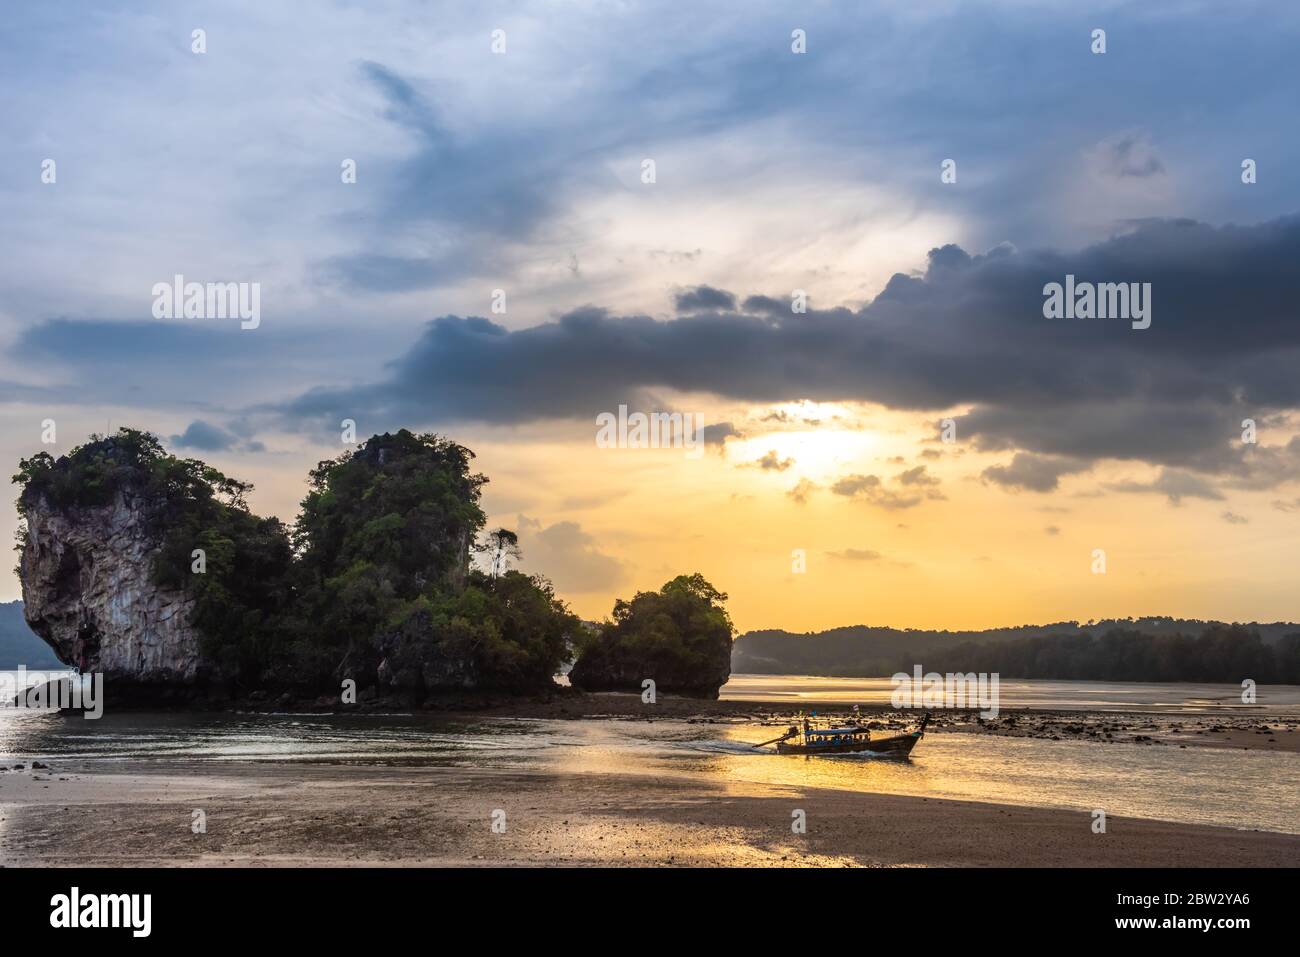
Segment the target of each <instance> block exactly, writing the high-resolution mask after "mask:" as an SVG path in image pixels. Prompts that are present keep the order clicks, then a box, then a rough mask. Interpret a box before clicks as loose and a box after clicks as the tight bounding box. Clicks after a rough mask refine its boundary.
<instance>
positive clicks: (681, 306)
mask: <svg viewBox="0 0 1300 957" xmlns="http://www.w3.org/2000/svg"><path fill="white" fill-rule="evenodd" d="M676 303H677V311H678V312H707V311H709V310H713V309H717V310H726V311H735V308H736V297H735V296H734V295H732V294H731V293H729V292H727V291H726V290H725V289H714V288H713V287H712V286H696V287H695V288H694V289H687V290H684V291H682V292H679V293H677V296H676Z"/></svg>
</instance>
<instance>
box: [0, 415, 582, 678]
mask: <svg viewBox="0 0 1300 957" xmlns="http://www.w3.org/2000/svg"><path fill="white" fill-rule="evenodd" d="M472 459H473V453H472V452H470V451H469V450H468V449H466V448H464V447H462V446H460V445H457V444H455V443H454V442H450V441H448V440H446V439H443V438H440V437H438V436H436V435H414V434H412V433H411V432H408V431H406V430H401V431H399V432H397V433H395V434H384V435H377V436H374V437H372V438H371V439H370V440H369V441H367V442H366V443H364V444H363V445H361V446H360V447H359V448H358V449H356V450H355V451H350V452H346V453H344V454H343V455H341V456H340V457H339V458H337V459H333V460H328V461H324V462H321V463H320V464H319V465H318V466H317V468H315V469H314V470H313V471H312V472H311V474H310V479H309V484H310V488H309V491H308V494H307V496H306V498H305V499H304V500H303V502H302V511H301V513H300V515H299V517H298V520H297V522H296V523H295V524H294V526H293V528H292V532H290V530H289V529H286V528H285V527H284V525H283V524H282V523H281V522H280V521H279V520H277V519H273V518H271V519H265V518H259V517H257V516H255V515H253V514H252V513H251V512H249V510H248V507H247V505H246V503H245V501H244V499H245V496H246V495H247V493H248V492H249V491H250V490H251V486H249V485H247V484H245V483H242V482H239V481H236V480H234V479H230V478H227V477H226V476H225V475H222V474H221V473H220V472H219V471H217V470H216V469H213V468H211V467H210V466H207V465H205V464H204V463H202V462H199V461H198V460H195V459H180V458H177V457H176V456H173V455H170V454H169V453H167V452H166V451H165V450H164V449H163V447H162V446H161V444H160V443H159V442H158V440H157V439H156V438H155V437H154V436H152V435H150V434H149V433H146V432H138V431H135V430H132V429H122V430H120V431H119V432H118V433H117V434H116V435H113V436H109V437H104V436H92V438H91V441H89V442H87V443H86V444H85V445H82V446H80V447H78V448H76V449H74V450H73V451H72V452H70V453H68V454H67V455H65V456H61V457H60V458H58V459H55V458H53V457H52V456H50V455H49V454H48V453H43V452H42V453H39V454H37V455H35V456H33V457H32V458H30V459H24V460H23V461H22V462H20V464H19V471H18V474H17V475H15V476H14V481H15V482H16V483H18V484H19V485H20V486H21V487H22V492H21V493H20V496H19V503H18V508H19V513H20V515H26V514H27V513H28V510H29V509H32V508H36V507H40V508H47V509H51V510H54V511H62V512H75V511H76V510H78V509H105V508H111V507H115V506H116V505H117V503H119V502H122V503H123V504H125V505H126V507H128V508H131V509H135V510H139V511H140V512H141V513H142V514H143V515H144V516H145V519H144V521H145V525H146V533H147V534H149V535H150V536H151V537H153V538H155V539H156V540H157V543H158V544H157V552H156V556H155V559H154V569H153V579H154V581H153V584H155V585H158V586H167V587H172V588H176V589H180V590H182V591H184V592H186V593H187V594H188V595H189V596H190V597H192V598H194V600H195V609H194V612H193V615H192V616H191V621H190V623H191V625H193V626H194V628H195V629H196V631H197V632H198V634H199V636H200V641H201V647H202V649H203V653H204V656H205V657H206V658H207V660H208V674H209V678H211V679H215V680H219V681H222V682H225V683H228V684H230V685H231V686H232V689H233V690H240V689H242V690H252V689H254V688H261V687H268V686H269V687H286V686H294V687H298V688H300V689H302V690H320V691H329V692H337V691H338V689H339V686H340V682H341V681H342V680H344V679H348V678H351V679H353V680H355V681H356V682H357V685H358V687H359V688H365V687H368V686H372V685H380V686H382V687H383V688H385V689H387V690H393V691H399V692H403V693H411V694H416V693H424V692H430V691H436V690H439V689H442V688H476V689H502V690H511V691H526V690H532V689H537V688H543V687H546V686H548V685H549V684H550V681H551V676H552V675H554V674H555V672H556V670H557V669H558V667H559V665H560V664H561V662H562V661H563V660H564V657H565V655H566V653H567V650H568V647H569V642H570V641H571V639H572V637H573V635H574V634H575V633H576V632H577V630H578V629H579V622H578V621H577V619H576V618H575V617H574V616H573V615H571V614H570V613H569V611H568V609H567V608H566V607H565V606H564V604H563V603H562V602H561V601H560V600H559V599H557V598H556V597H555V594H554V591H553V590H552V588H551V586H550V584H549V583H548V582H547V581H546V580H545V579H542V578H540V577H536V576H527V575H523V574H521V573H519V572H517V571H501V563H500V562H494V574H492V575H488V574H485V573H483V572H480V571H478V570H476V569H473V568H471V566H470V553H471V550H472V549H473V548H474V545H475V541H476V538H477V536H478V534H479V533H480V531H481V530H482V528H483V524H484V515H483V511H482V509H481V508H480V506H479V496H480V489H481V488H482V486H483V484H484V483H485V482H486V481H487V480H486V479H485V478H484V477H483V476H482V475H478V474H474V473H472V472H471V471H470V462H471V460H472ZM503 531H505V530H498V532H497V533H495V534H497V535H498V537H499V536H500V535H501V533H502V532H503ZM505 534H506V535H507V536H511V533H509V532H508V531H506V532H505ZM24 536H25V530H24V529H20V540H23V538H24ZM511 537H512V536H511ZM22 544H23V542H22V541H20V547H22ZM196 549H201V550H202V551H203V553H204V554H203V556H202V559H201V561H202V566H203V567H202V569H201V570H200V569H199V568H198V567H196V566H195V564H194V562H195V556H194V552H195V550H196ZM495 572H501V573H499V574H498V573H495Z"/></svg>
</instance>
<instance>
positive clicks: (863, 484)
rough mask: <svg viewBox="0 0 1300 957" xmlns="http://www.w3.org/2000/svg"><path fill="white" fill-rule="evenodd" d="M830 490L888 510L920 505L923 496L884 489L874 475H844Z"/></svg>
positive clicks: (878, 478)
mask: <svg viewBox="0 0 1300 957" xmlns="http://www.w3.org/2000/svg"><path fill="white" fill-rule="evenodd" d="M831 492H832V493H834V494H835V495H842V496H844V497H846V498H851V499H853V500H854V501H855V502H865V503H867V504H868V505H875V506H877V507H879V508H883V509H888V510H890V511H893V510H896V509H904V508H913V507H914V506H917V505H920V504H921V501H922V499H923V498H924V496H922V495H901V494H899V493H898V492H895V491H893V490H892V489H886V488H884V487H883V486H882V485H881V482H880V477H879V476H876V475H846V476H844V477H843V478H841V479H837V480H836V482H835V484H834V485H832V486H831Z"/></svg>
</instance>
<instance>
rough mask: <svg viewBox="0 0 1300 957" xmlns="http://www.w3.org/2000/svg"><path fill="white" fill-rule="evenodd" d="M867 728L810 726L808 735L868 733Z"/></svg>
mask: <svg viewBox="0 0 1300 957" xmlns="http://www.w3.org/2000/svg"><path fill="white" fill-rule="evenodd" d="M866 733H867V729H866V728H810V729H809V730H808V737H810V738H817V737H829V736H831V735H841V736H842V735H846V734H866Z"/></svg>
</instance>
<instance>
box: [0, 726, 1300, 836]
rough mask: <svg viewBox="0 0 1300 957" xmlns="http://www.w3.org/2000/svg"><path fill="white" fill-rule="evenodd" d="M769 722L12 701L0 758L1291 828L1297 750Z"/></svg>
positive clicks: (1295, 826)
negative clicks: (773, 796)
mask: <svg viewBox="0 0 1300 957" xmlns="http://www.w3.org/2000/svg"><path fill="white" fill-rule="evenodd" d="M771 736H772V732H771V729H770V728H767V727H762V726H759V725H756V724H748V723H734V724H729V723H719V724H691V723H688V722H684V721H653V722H648V721H618V720H590V719H588V720H569V721H560V720H517V719H499V718H488V719H481V720H465V719H449V718H443V717H436V716H426V715H387V716H374V715H372V716H355V715H332V716H331V715H220V714H217V715H192V714H173V715H166V714H148V715H120V714H109V715H106V716H105V717H104V718H103V719H101V720H99V721H85V720H83V719H81V718H76V717H60V716H57V715H31V714H16V713H12V712H11V713H8V714H3V716H0V762H4V763H7V764H14V763H19V762H23V763H27V762H30V761H31V760H33V759H35V760H42V761H46V762H48V763H51V764H53V765H55V766H56V767H57V768H58V769H59V771H60V772H63V771H68V772H73V773H77V772H95V771H115V772H121V771H125V770H184V769H185V768H186V767H190V766H193V765H194V764H195V763H199V764H211V763H213V762H224V763H228V764H234V763H237V762H250V761H252V762H279V763H294V762H298V763H303V762H310V763H327V764H346V765H357V766H364V765H380V766H420V767H454V768H470V769H475V768H482V769H511V770H519V771H527V770H532V771H537V772H569V773H578V774H590V775H604V774H617V775H634V776H643V777H646V778H647V779H648V781H647V787H649V786H651V784H650V783H649V782H650V781H652V780H653V779H656V778H663V777H665V776H672V777H675V778H679V779H692V780H695V781H697V782H698V783H699V785H700V786H701V787H702V788H704V787H706V788H709V789H722V790H723V791H728V790H730V791H732V792H735V793H749V794H754V793H771V792H772V791H774V790H780V791H796V792H798V791H803V790H805V789H810V788H831V789H835V790H841V791H854V792H875V793H884V794H900V795H919V796H925V797H936V798H953V799H959V800H976V801H990V802H994V803H1003V804H1015V805H1027V806H1043V807H1059V808H1070V809H1073V810H1079V811H1085V812H1086V811H1090V810H1091V809H1093V808H1098V807H1100V808H1105V809H1106V811H1107V813H1108V814H1111V815H1115V816H1125V815H1127V816H1137V817H1148V818H1156V819H1163V820H1171V821H1185V822H1191V823H1200V824H1218V825H1225V826H1230V827H1247V828H1261V829H1265V830H1276V831H1288V832H1292V833H1300V815H1298V813H1297V809H1296V801H1295V796H1296V794H1300V755H1296V754H1289V753H1285V752H1264V751H1255V750H1251V751H1240V750H1233V749H1224V748H1196V747H1191V748H1186V749H1175V748H1157V747H1144V746H1141V745H1136V744H1111V745H1100V744H1095V743H1090V742H1081V741H1050V740H1042V739H1035V738H1010V737H998V736H993V735H972V734H951V733H948V734H945V733H932V734H929V735H927V736H926V737H925V738H924V739H923V740H922V741H921V743H920V744H919V745H918V747H917V748H916V751H915V752H914V753H913V756H912V759H911V760H910V761H898V760H892V759H876V758H869V757H865V756H861V755H841V756H835V757H803V756H797V755H776V754H775V753H773V752H772V750H771V749H770V748H769V749H766V750H765V751H761V752H760V751H755V750H754V749H753V747H752V746H753V744H755V743H757V742H758V741H762V740H765V739H767V738H770V737H771ZM361 773H364V772H361ZM5 777H6V775H4V774H0V800H3V791H4V787H5V785H4V781H5Z"/></svg>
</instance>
